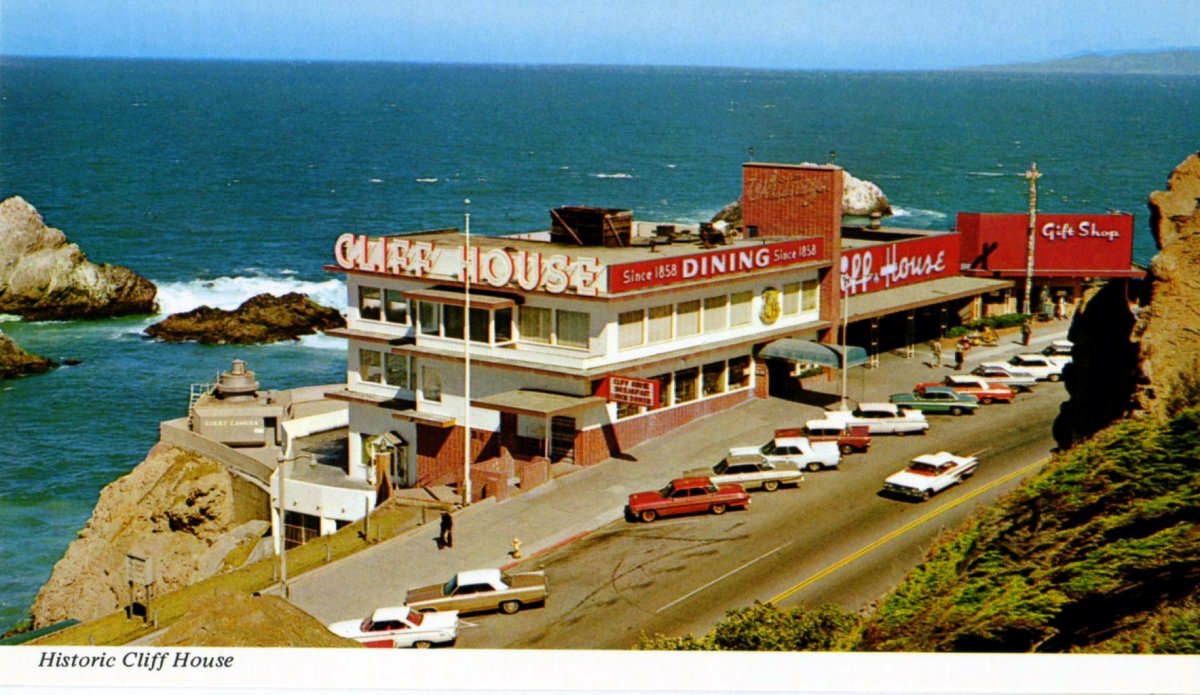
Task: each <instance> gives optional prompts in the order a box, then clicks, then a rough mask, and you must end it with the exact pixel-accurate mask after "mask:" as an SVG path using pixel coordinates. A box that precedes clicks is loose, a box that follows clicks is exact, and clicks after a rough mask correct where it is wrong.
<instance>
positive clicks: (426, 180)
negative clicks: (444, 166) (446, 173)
mask: <svg viewBox="0 0 1200 695" xmlns="http://www.w3.org/2000/svg"><path fill="white" fill-rule="evenodd" d="M413 180H414V181H416V182H417V183H437V182H438V180H437V177H436V176H435V177H432V178H429V177H427V178H420V179H413Z"/></svg>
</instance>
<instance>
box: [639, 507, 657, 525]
mask: <svg viewBox="0 0 1200 695" xmlns="http://www.w3.org/2000/svg"><path fill="white" fill-rule="evenodd" d="M638 518H640V519H641V520H642V521H646V522H650V521H654V520H655V519H657V518H658V512H656V511H654V510H653V509H647V510H645V511H643V512H642V513H641V514H638Z"/></svg>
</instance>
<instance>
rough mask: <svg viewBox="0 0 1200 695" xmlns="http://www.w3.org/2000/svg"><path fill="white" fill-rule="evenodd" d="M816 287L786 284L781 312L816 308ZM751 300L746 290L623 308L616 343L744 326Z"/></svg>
mask: <svg viewBox="0 0 1200 695" xmlns="http://www.w3.org/2000/svg"><path fill="white" fill-rule="evenodd" d="M819 287H820V285H819V284H818V283H817V281H816V280H805V281H804V282H789V283H787V284H785V285H784V286H783V292H782V293H781V294H782V300H781V310H782V314H783V315H785V316H788V315H794V314H799V313H802V312H805V311H813V310H815V309H816V308H817V301H818V297H819V295H818V292H819ZM753 300H754V293H753V292H752V291H750V290H746V291H744V292H734V293H733V294H728V295H725V294H722V295H718V296H715V297H705V298H704V299H703V300H700V299H694V300H691V301H687V302H679V303H677V304H663V305H660V306H652V307H650V308H649V309H634V310H632V311H623V312H621V313H620V315H618V317H617V346H618V347H619V348H620V349H628V348H633V347H639V346H641V345H647V344H654V343H662V342H666V341H668V340H673V339H676V338H686V337H689V336H694V335H698V334H700V333H714V332H716V331H723V330H725V329H726V328H730V327H733V326H745V325H747V324H749V323H750V322H751V321H752V320H753V318H754V317H753V315H752V313H751V306H752V302H753Z"/></svg>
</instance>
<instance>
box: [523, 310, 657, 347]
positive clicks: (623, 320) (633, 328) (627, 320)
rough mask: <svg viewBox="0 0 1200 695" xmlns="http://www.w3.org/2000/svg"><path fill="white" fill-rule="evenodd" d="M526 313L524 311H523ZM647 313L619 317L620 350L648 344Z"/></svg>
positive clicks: (618, 337) (639, 311)
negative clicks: (645, 318) (644, 319)
mask: <svg viewBox="0 0 1200 695" xmlns="http://www.w3.org/2000/svg"><path fill="white" fill-rule="evenodd" d="M522 311H524V309H522ZM645 314H646V312H644V311H642V310H641V309H637V310H636V311H622V312H621V314H620V315H619V316H618V317H617V346H618V347H620V348H628V347H635V346H637V345H641V344H642V343H644V342H646V336H645V333H644V331H643V328H642V324H643V323H644V322H643V318H644V317H645Z"/></svg>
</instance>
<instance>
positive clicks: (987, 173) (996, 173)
mask: <svg viewBox="0 0 1200 695" xmlns="http://www.w3.org/2000/svg"><path fill="white" fill-rule="evenodd" d="M967 176H1008V174H1006V173H1004V172H1003V171H968V172H967Z"/></svg>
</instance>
